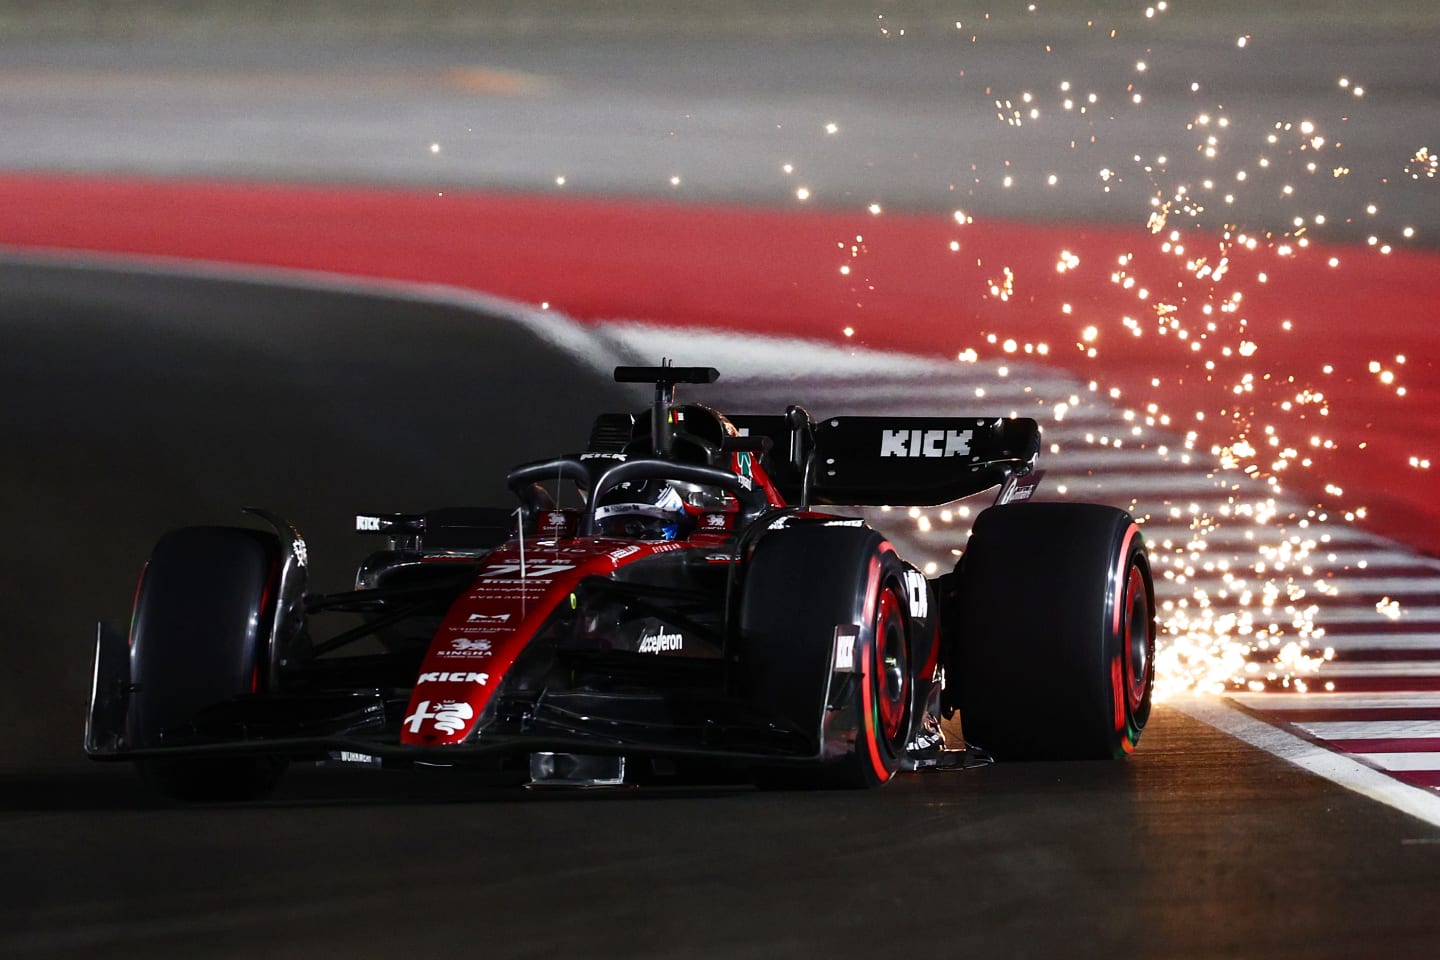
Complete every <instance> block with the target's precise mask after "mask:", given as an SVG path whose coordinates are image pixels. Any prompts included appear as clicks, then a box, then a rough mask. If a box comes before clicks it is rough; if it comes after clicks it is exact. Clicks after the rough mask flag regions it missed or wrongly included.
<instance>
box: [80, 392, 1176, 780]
mask: <svg viewBox="0 0 1440 960" xmlns="http://www.w3.org/2000/svg"><path fill="white" fill-rule="evenodd" d="M717 377H718V373H717V372H716V371H715V370H714V369H711V368H705V367H677V366H668V365H667V366H660V367H620V368H618V369H616V371H615V379H616V380H617V381H619V382H628V383H650V384H653V385H654V401H653V403H652V405H651V406H650V408H649V410H648V411H645V412H643V413H641V414H639V415H631V414H603V415H601V416H600V417H599V418H598V419H597V420H596V422H595V426H594V429H593V431H592V433H591V436H590V440H589V443H588V445H587V447H586V449H585V450H584V451H583V452H581V453H578V454H573V455H568V456H561V457H557V458H555V459H551V460H545V461H541V462H536V463H527V464H524V465H522V466H519V467H517V468H515V469H514V470H513V471H511V472H510V474H509V476H508V485H509V487H510V489H511V490H512V491H514V493H515V494H516V495H517V497H518V500H519V507H518V508H517V509H515V510H509V509H505V508H465V509H444V510H432V511H429V512H427V513H423V514H383V513H380V514H370V515H363V516H359V517H357V518H356V530H357V532H359V533H361V534H369V535H374V536H377V537H381V538H384V539H385V540H386V541H387V543H386V544H385V548H384V549H381V550H378V551H377V552H373V553H371V554H370V555H369V556H367V557H366V558H365V559H364V560H363V561H362V562H361V563H360V565H359V568H358V571H357V573H356V577H355V588H354V589H353V590H348V591H346V592H343V593H331V594H318V593H313V592H309V591H308V590H307V587H306V571H307V555H306V545H305V541H304V539H303V538H302V537H301V535H300V533H299V531H298V530H296V528H294V527H293V526H291V525H290V524H288V523H287V522H285V521H284V520H281V519H280V518H278V517H274V516H272V515H270V514H268V513H265V512H263V511H258V510H256V511H250V512H251V513H252V514H253V515H254V516H256V517H258V518H259V519H260V520H262V521H265V522H266V523H267V524H268V525H269V526H270V527H271V528H272V529H270V530H261V529H251V528H243V527H188V528H183V529H179V530H175V531H172V532H170V533H168V534H166V535H165V536H164V537H163V538H162V539H161V540H160V541H159V543H158V544H157V546H156V547H155V549H154V552H153V553H152V555H151V557H150V560H149V562H148V564H147V565H146V567H145V570H144V572H143V573H142V575H141V581H140V585H139V589H138V592H137V595H136V601H135V609H134V615H133V618H132V621H131V627H130V632H129V636H128V638H127V637H126V636H125V635H123V634H121V633H120V632H118V631H116V630H113V629H111V628H109V627H107V626H106V625H104V624H101V625H100V626H99V629H98V631H97V633H98V636H97V640H96V653H95V677H94V688H93V692H92V696H91V703H90V711H89V717H88V723H87V726H86V732H85V749H86V751H87V753H89V754H90V756H92V757H94V758H96V759H99V760H133V761H137V762H138V763H139V765H140V768H141V770H142V773H143V774H144V775H145V776H146V778H147V779H148V780H149V781H150V782H151V784H152V785H153V786H155V787H156V788H157V789H159V790H160V791H162V792H164V793H166V794H169V795H171V796H175V797H179V798H187V799H241V798H251V797H256V796H260V795H262V794H264V793H265V792H266V791H268V790H269V789H270V788H271V787H273V786H274V784H275V783H276V782H277V781H278V779H279V778H280V776H281V774H282V772H283V771H284V769H285V767H286V765H287V763H289V762H291V761H319V762H337V763H345V762H350V763H360V764H364V765H372V766H412V765H422V764H423V765H430V766H457V767H458V766H482V767H490V768H493V769H497V770H500V771H507V770H508V771H511V772H512V773H513V774H514V775H515V778H516V780H517V781H520V782H525V783H528V784H531V785H539V786H560V785H575V786H597V785H616V784H622V783H632V782H637V781H641V780H645V779H647V778H649V777H652V776H657V775H662V774H665V773H667V772H674V771H676V770H681V769H683V770H686V771H690V772H691V773H692V774H693V772H694V771H696V770H700V771H702V772H703V771H707V770H708V771H713V772H715V773H716V774H717V775H719V774H720V773H722V772H723V773H725V774H726V775H727V776H729V775H735V774H736V772H737V771H739V772H740V775H742V776H745V777H747V778H750V779H753V780H755V781H757V782H760V783H762V784H774V783H780V784H796V785H846V786H854V787H874V786H878V785H880V784H884V783H885V782H886V781H888V780H890V779H891V778H892V776H894V775H895V774H896V772H897V771H900V770H919V769H929V768H944V767H953V766H963V765H965V764H964V762H963V761H964V758H966V757H969V758H972V759H973V758H975V757H977V756H981V752H980V751H981V750H982V749H983V751H985V752H986V753H988V754H989V755H991V756H993V757H995V758H997V759H1000V760H1005V759H1010V758H1020V759H1089V758H1108V757H1119V756H1124V755H1125V754H1127V753H1129V752H1130V751H1131V750H1132V749H1133V748H1134V746H1135V743H1136V740H1137V739H1138V737H1139V735H1140V732H1141V730H1142V728H1143V727H1144V726H1145V722H1146V719H1147V717H1148V715H1149V712H1150V698H1151V690H1152V687H1153V684H1154V666H1153V665H1154V647H1155V602H1154V590H1153V585H1152V581H1151V574H1150V566H1149V562H1148V559H1147V556H1146V552H1145V547H1144V544H1143V538H1142V536H1141V535H1140V532H1139V529H1138V527H1137V526H1136V524H1135V522H1134V521H1133V520H1132V519H1131V517H1130V516H1129V515H1128V514H1126V513H1125V512H1124V511H1121V510H1117V509H1113V508H1110V507H1105V506H1098V505H1093V504H1079V503H1053V502H1051V503H1046V502H1032V501H1031V494H1032V493H1033V492H1034V490H1035V485H1036V483H1037V482H1038V480H1039V477H1040V472H1039V471H1037V470H1035V460H1036V457H1037V454H1038V451H1039V446H1040V431H1039V427H1038V425H1037V424H1036V422H1035V421H1034V420H1030V419H1024V418H1011V419H1002V418H976V417H963V418H962V417H955V418H939V417H921V418H916V417H840V418H832V419H827V420H819V421H817V420H813V419H812V418H811V417H810V415H809V414H808V413H807V412H806V411H805V409H803V408H802V407H799V406H791V407H789V408H788V409H787V410H786V411H785V412H784V413H783V414H782V415H754V416H734V417H726V416H724V415H722V414H720V413H718V412H717V411H715V410H714V409H712V408H710V407H708V406H705V405H703V404H698V403H680V402H678V401H677V400H676V395H675V394H676V385H677V384H703V383H710V382H713V381H714V380H715V379H716V378H717ZM996 486H998V488H999V493H998V495H997V498H996V500H997V502H996V504H995V505H994V506H992V507H990V508H988V509H986V510H984V511H983V512H982V513H981V514H980V515H979V517H978V518H977V520H976V522H975V524H974V527H973V529H972V531H971V537H970V539H969V542H968V544H966V545H965V549H964V553H963V555H962V556H961V559H960V560H959V562H958V564H957V565H956V567H955V569H954V570H953V571H948V572H946V573H944V574H943V575H942V576H939V577H938V578H935V579H929V578H927V577H925V576H924V575H923V574H922V572H921V571H920V570H919V569H917V568H916V567H915V566H913V565H911V564H910V563H908V562H907V561H906V560H904V559H903V558H901V557H900V556H899V555H898V554H897V552H896V550H895V548H894V547H893V546H892V544H891V542H890V541H889V540H888V539H887V538H886V537H885V536H884V535H883V534H882V533H880V532H879V531H877V530H875V529H873V528H872V527H871V526H870V524H869V523H868V522H867V521H866V520H864V519H863V518H861V517H859V516H855V515H854V511H853V509H852V510H851V512H850V513H848V514H847V513H846V512H845V511H844V509H843V508H846V507H852V508H853V507H854V506H855V505H862V504H868V505H875V504H890V505H898V506H910V505H934V504H941V503H947V502H950V501H953V500H957V499H960V498H962V497H965V496H970V495H973V494H976V493H979V492H981V491H983V490H986V489H988V488H991V487H996ZM340 615H348V618H347V617H345V616H340ZM336 619H338V620H339V621H341V623H340V626H339V627H331V628H330V629H329V630H328V631H326V630H323V629H321V627H322V624H323V623H324V622H325V621H327V620H332V621H333V620H336ZM362 639H363V640H365V643H364V644H361V646H362V647H363V646H367V645H368V647H369V648H370V652H361V653H356V652H355V649H356V648H355V647H353V646H351V645H352V644H354V643H355V642H356V641H361V640H362ZM347 647H348V648H349V649H350V652H349V653H345V652H342V648H347ZM957 711H958V713H959V719H960V723H961V724H962V726H963V739H964V741H965V742H968V744H969V745H970V749H969V750H968V751H965V750H963V749H962V747H963V746H964V744H963V743H958V744H957V742H956V738H955V736H954V735H953V733H952V735H951V737H950V739H949V741H948V742H947V739H946V732H947V731H946V729H942V725H941V724H942V719H944V718H947V717H952V716H953V715H954V714H955V713H956V712H957ZM950 729H951V730H952V731H953V725H951V728H950Z"/></svg>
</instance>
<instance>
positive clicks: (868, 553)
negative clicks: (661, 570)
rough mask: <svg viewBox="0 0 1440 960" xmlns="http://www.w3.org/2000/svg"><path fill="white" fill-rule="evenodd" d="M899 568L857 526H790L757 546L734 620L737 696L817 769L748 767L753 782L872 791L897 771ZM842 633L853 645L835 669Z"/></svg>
mask: <svg viewBox="0 0 1440 960" xmlns="http://www.w3.org/2000/svg"><path fill="white" fill-rule="evenodd" d="M906 569H907V568H906V567H905V565H904V564H903V563H902V562H901V560H900V558H899V557H897V556H896V554H895V550H894V548H893V547H892V546H891V545H890V543H889V542H888V541H886V540H885V538H884V537H882V536H881V535H880V534H878V533H876V532H875V531H873V530H869V529H866V528H861V527H831V526H824V525H820V524H815V525H802V526H796V527H792V528H789V529H784V530H778V531H774V532H772V533H769V534H767V535H766V536H765V537H764V538H763V539H761V540H760V542H759V544H758V545H757V547H756V549H755V554H754V556H753V558H752V559H751V560H750V563H749V566H748V569H747V571H746V574H745V593H744V600H743V603H742V605H741V617H740V619H741V631H740V634H741V637H740V642H741V659H742V662H744V663H745V665H746V667H745V673H746V676H747V686H748V693H749V696H750V698H751V701H752V703H753V704H754V706H755V707H756V708H757V709H758V710H760V711H761V712H762V713H763V715H765V716H770V717H775V718H777V719H778V720H780V721H781V722H784V723H785V724H786V725H787V726H789V727H791V728H792V729H794V730H796V731H799V732H802V733H803V734H804V735H805V736H806V737H807V738H809V739H811V741H812V742H813V743H814V747H815V750H816V752H817V754H818V756H819V757H820V758H821V763H820V765H819V766H818V767H814V766H811V767H790V768H780V767H777V768H773V769H762V770H758V771H757V779H758V780H760V781H761V782H762V784H764V785H773V786H787V787H826V786H841V787H861V788H864V787H875V786H880V785H881V784H884V783H885V782H887V781H888V780H889V779H890V778H891V777H892V776H894V774H895V772H896V770H898V769H899V766H900V761H901V758H902V757H903V756H904V752H905V744H906V743H907V742H908V738H909V735H910V729H911V726H912V719H913V715H914V702H915V699H916V697H915V678H914V676H913V664H915V663H916V662H918V661H917V657H916V655H915V651H914V650H913V649H912V642H914V641H913V640H912V637H911V633H912V630H911V624H910V620H909V615H908V607H907V604H906V600H905V599H904V597H905V596H906V594H905V592H904V587H903V584H904V582H905V573H906ZM842 633H846V634H848V635H849V636H850V637H852V638H853V648H851V651H850V654H849V659H848V663H847V664H846V666H845V669H844V671H843V672H840V671H838V670H837V669H836V661H837V659H839V658H840V656H839V652H838V650H837V644H839V643H841V641H840V639H839V637H840V635H841V634H842Z"/></svg>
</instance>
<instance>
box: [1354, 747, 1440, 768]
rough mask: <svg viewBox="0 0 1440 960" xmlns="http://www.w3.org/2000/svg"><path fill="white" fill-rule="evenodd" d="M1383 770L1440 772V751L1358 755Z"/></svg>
mask: <svg viewBox="0 0 1440 960" xmlns="http://www.w3.org/2000/svg"><path fill="white" fill-rule="evenodd" d="M1355 756H1357V757H1360V758H1361V759H1362V760H1366V761H1368V762H1370V763H1373V764H1374V765H1375V766H1377V767H1379V768H1380V769H1382V770H1400V771H1405V770H1440V751H1436V752H1435V753H1357V754H1355Z"/></svg>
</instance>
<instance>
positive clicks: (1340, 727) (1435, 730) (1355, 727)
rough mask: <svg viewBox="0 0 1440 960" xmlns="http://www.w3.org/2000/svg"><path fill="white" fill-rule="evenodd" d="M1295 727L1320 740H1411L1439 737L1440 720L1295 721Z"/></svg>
mask: <svg viewBox="0 0 1440 960" xmlns="http://www.w3.org/2000/svg"><path fill="white" fill-rule="evenodd" d="M1295 726H1297V727H1299V728H1300V729H1301V730H1304V731H1306V732H1307V733H1313V734H1314V735H1315V736H1317V737H1319V738H1320V739H1321V740H1391V739H1405V740H1414V739H1417V738H1421V737H1440V720H1368V721H1331V720H1322V721H1315V722H1311V723H1297V724H1295Z"/></svg>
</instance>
